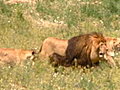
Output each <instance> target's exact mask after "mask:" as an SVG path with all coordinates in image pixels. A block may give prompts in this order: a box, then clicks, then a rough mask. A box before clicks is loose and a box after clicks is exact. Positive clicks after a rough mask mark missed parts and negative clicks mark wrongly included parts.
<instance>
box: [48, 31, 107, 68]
mask: <svg viewBox="0 0 120 90" xmlns="http://www.w3.org/2000/svg"><path fill="white" fill-rule="evenodd" d="M106 48H107V47H106V40H105V38H104V36H103V35H102V34H101V33H96V32H93V33H89V34H83V35H80V36H76V37H73V38H71V39H69V40H68V46H67V49H66V52H65V56H62V55H59V54H58V53H54V54H53V55H51V56H50V60H51V61H53V62H56V63H57V64H60V65H64V66H70V65H71V64H73V62H74V59H76V60H77V63H78V64H80V65H82V66H87V65H89V66H90V67H91V66H93V65H94V64H96V63H98V62H99V60H100V59H101V58H103V57H104V54H105V53H106V51H107V50H106Z"/></svg>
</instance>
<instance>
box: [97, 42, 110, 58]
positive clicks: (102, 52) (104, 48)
mask: <svg viewBox="0 0 120 90" xmlns="http://www.w3.org/2000/svg"><path fill="white" fill-rule="evenodd" d="M98 46H99V47H98V54H99V57H101V58H103V57H104V55H105V54H106V52H107V50H108V49H107V46H106V44H105V43H104V42H100V43H99V45H98Z"/></svg>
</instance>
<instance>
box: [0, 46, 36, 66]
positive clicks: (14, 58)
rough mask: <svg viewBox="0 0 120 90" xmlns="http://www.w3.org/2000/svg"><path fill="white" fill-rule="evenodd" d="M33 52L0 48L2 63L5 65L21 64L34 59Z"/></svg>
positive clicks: (0, 60)
mask: <svg viewBox="0 0 120 90" xmlns="http://www.w3.org/2000/svg"><path fill="white" fill-rule="evenodd" d="M34 54H35V52H34V51H32V50H23V49H12V48H0V62H1V63H3V64H17V65H18V64H21V63H22V62H23V61H24V60H26V59H28V58H29V59H33V58H34Z"/></svg>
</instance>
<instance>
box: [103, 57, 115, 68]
mask: <svg viewBox="0 0 120 90" xmlns="http://www.w3.org/2000/svg"><path fill="white" fill-rule="evenodd" d="M104 58H105V60H107V62H108V64H109V65H110V66H111V67H115V66H116V63H115V61H114V59H113V57H112V56H109V55H105V56H104Z"/></svg>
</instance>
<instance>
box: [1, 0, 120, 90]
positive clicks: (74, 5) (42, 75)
mask: <svg viewBox="0 0 120 90" xmlns="http://www.w3.org/2000/svg"><path fill="white" fill-rule="evenodd" d="M12 1H13V2H14V1H15V3H13V2H12ZM22 1H26V2H25V3H24V2H22ZM30 1H32V0H30ZM33 1H34V2H33V3H32V2H28V0H21V1H20V0H4V1H2V0H1V1H0V47H1V48H23V49H34V48H37V49H38V50H39V48H40V46H41V43H42V41H43V40H44V39H45V38H47V37H51V36H52V37H58V38H61V39H69V38H70V37H72V36H75V35H78V34H81V33H86V32H91V31H97V32H103V33H104V35H107V36H113V37H119V36H120V33H119V32H120V0H33ZM7 2H10V3H7ZM119 60H120V55H118V56H116V57H115V61H116V62H117V64H118V67H117V68H110V67H109V66H108V64H106V63H105V62H101V63H100V66H99V67H97V68H91V69H85V68H75V67H70V68H64V67H59V68H54V67H52V66H51V65H50V64H49V63H48V59H43V60H41V58H36V59H35V65H34V66H33V65H32V61H29V60H28V61H27V62H26V63H25V65H24V67H19V66H14V67H9V66H4V67H0V89H1V90H120V80H119V79H120V68H119V66H120V64H119V63H120V61H119Z"/></svg>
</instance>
